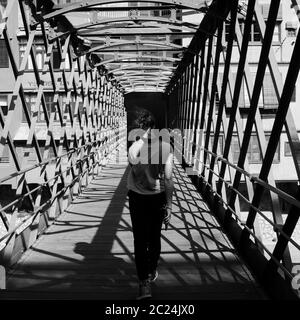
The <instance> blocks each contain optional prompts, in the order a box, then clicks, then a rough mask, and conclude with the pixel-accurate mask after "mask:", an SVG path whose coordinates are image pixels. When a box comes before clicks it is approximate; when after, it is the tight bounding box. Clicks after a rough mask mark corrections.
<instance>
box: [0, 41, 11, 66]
mask: <svg viewBox="0 0 300 320" xmlns="http://www.w3.org/2000/svg"><path fill="white" fill-rule="evenodd" d="M8 67H9V59H8V52H7V49H6V44H5V40H4V39H0V68H8Z"/></svg>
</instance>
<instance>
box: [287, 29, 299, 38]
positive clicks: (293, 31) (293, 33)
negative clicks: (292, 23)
mask: <svg viewBox="0 0 300 320" xmlns="http://www.w3.org/2000/svg"><path fill="white" fill-rule="evenodd" d="M286 35H287V37H296V35H297V30H296V29H287V30H286Z"/></svg>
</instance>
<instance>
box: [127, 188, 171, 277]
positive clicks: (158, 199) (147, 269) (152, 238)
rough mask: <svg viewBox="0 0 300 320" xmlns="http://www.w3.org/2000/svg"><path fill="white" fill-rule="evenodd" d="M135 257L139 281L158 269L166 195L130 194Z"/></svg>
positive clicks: (132, 192) (130, 192) (131, 192)
mask: <svg viewBox="0 0 300 320" xmlns="http://www.w3.org/2000/svg"><path fill="white" fill-rule="evenodd" d="M128 197H129V210H130V216H131V223H132V230H133V238H134V255H135V265H136V270H137V275H138V278H139V280H146V279H147V278H148V274H149V273H151V272H153V271H154V270H155V269H156V268H157V263H158V259H159V256H160V251H161V243H160V237H161V227H162V222H163V218H164V212H165V211H164V209H163V207H164V204H165V203H166V196H165V193H159V194H154V195H142V194H139V193H136V192H134V191H131V190H130V191H129V192H128Z"/></svg>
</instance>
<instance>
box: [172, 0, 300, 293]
mask: <svg viewBox="0 0 300 320" xmlns="http://www.w3.org/2000/svg"><path fill="white" fill-rule="evenodd" d="M291 7H294V9H295V13H296V14H298V12H299V10H298V2H297V1H292V6H291ZM279 8H280V1H270V7H269V11H268V15H267V20H266V23H265V20H264V18H263V16H262V14H263V13H262V11H261V7H260V6H259V4H258V1H254V0H249V1H248V2H247V3H244V5H243V6H242V7H241V6H239V3H238V1H236V0H235V1H231V8H230V10H229V11H230V12H229V15H228V17H225V19H217V18H215V19H214V21H211V25H214V27H215V32H216V36H217V37H214V36H213V35H210V36H209V35H207V36H206V37H204V35H202V37H203V38H198V41H199V42H198V48H197V51H196V50H195V51H196V52H195V54H194V55H191V56H190V57H189V60H188V61H187V62H186V63H185V64H182V68H181V70H182V71H183V72H182V73H181V72H177V74H175V76H174V77H173V79H172V80H171V84H170V85H169V93H170V95H171V96H173V100H174V99H176V97H177V102H178V106H179V107H178V112H177V127H178V128H180V129H181V130H182V131H185V136H184V142H185V144H184V151H183V156H184V160H185V162H186V165H187V166H188V170H189V172H190V173H191V175H192V178H193V179H194V181H195V183H196V184H197V186H198V187H199V189H200V190H201V191H202V192H203V194H204V195H206V198H207V200H208V202H209V203H210V204H211V207H212V209H214V211H215V212H216V214H217V215H218V217H219V219H220V220H221V221H222V223H223V225H224V227H225V229H226V230H227V231H228V232H229V233H230V235H231V237H232V241H233V242H234V243H235V245H236V247H237V248H238V249H239V250H240V252H241V253H242V254H243V256H244V257H245V259H246V260H247V262H248V263H249V264H250V265H251V266H252V267H253V268H255V269H256V270H257V274H258V275H259V278H260V280H261V281H262V282H263V283H265V284H267V287H269V288H271V287H272V281H273V282H276V281H277V280H276V281H275V278H276V276H279V274H280V275H281V276H282V277H283V278H285V279H286V281H287V283H288V285H290V286H291V284H292V282H293V278H294V276H295V273H294V271H293V270H294V269H293V267H294V265H295V264H297V262H299V255H300V251H299V250H300V243H299V236H298V235H297V231H296V226H297V222H298V219H299V208H300V193H299V192H300V189H299V178H300V175H299V164H300V162H299V161H300V153H299V147H300V141H299V135H298V132H297V127H296V120H297V119H296V118H295V116H294V115H293V113H292V111H291V108H290V102H291V99H292V96H293V90H294V87H295V84H296V83H297V81H298V73H299V67H300V63H299V53H300V52H299V50H300V39H299V33H298V35H297V38H296V39H295V42H294V44H293V50H292V54H291V58H290V63H289V66H288V70H287V74H286V77H285V81H283V80H282V77H281V74H280V72H279V66H278V64H277V61H276V59H275V54H276V50H275V49H274V47H272V39H274V37H276V34H275V32H276V29H275V26H276V21H277V15H278V12H279ZM223 13H224V10H223ZM220 14H221V12H220ZM226 15H227V13H226ZM241 15H243V17H242V18H243V29H241V22H240V20H238V16H239V19H241ZM295 16H296V15H295ZM253 25H255V28H256V29H255V30H254V29H253V28H254V27H253ZM200 26H201V25H200ZM253 30H254V31H255V32H256V33H255V34H254V36H255V38H253V39H254V40H255V41H257V39H259V40H260V41H261V42H260V51H259V52H258V55H259V61H258V64H257V69H256V70H255V74H253V71H252V73H251V66H250V61H249V60H248V59H249V55H248V51H249V50H250V46H249V40H251V39H252V38H251V37H253V35H251V36H249V35H250V33H251V32H254V31H253ZM225 31H226V34H225ZM225 35H226V38H225ZM225 39H226V40H225ZM201 40H202V41H201ZM233 50H234V52H235V56H236V55H237V54H238V57H239V59H238V60H237V62H236V63H237V67H236V69H234V67H233V65H234V63H233ZM277 51H278V49H277ZM198 52H199V53H198ZM252 69H253V68H252ZM266 79H267V80H266ZM266 81H267V82H266ZM265 87H268V88H272V95H273V96H272V103H273V109H272V111H271V112H270V110H269V109H267V108H266V105H267V104H268V102H266V100H265V106H264V105H263V104H262V102H261V101H262V93H264V92H262V90H263V89H262V88H265ZM264 90H265V89H264ZM244 95H245V97H246V98H247V100H248V106H245V103H244V104H242V103H241V97H243V98H244ZM246 98H245V99H246ZM274 101H276V104H275V102H274ZM266 115H268V118H269V119H271V120H269V121H270V122H271V123H272V127H271V129H270V133H269V134H268V135H267V134H266V132H265V129H264V119H265V118H266ZM284 129H285V131H286V133H287V137H288V145H289V148H290V150H291V155H292V158H293V166H294V167H293V168H289V170H294V171H295V180H297V181H298V187H297V188H298V190H297V192H295V193H293V194H292V193H288V192H284V191H282V190H281V189H279V188H278V185H277V182H276V181H275V177H274V176H275V174H274V171H276V168H277V167H276V160H277V158H276V157H277V153H278V143H279V139H280V136H281V134H282V132H283V130H284ZM254 143H256V145H257V148H258V150H256V151H255V152H256V153H255V154H254V155H255V157H254V155H253V156H252V157H251V148H252V149H253V148H254V147H253V145H254ZM256 158H257V159H256ZM255 160H259V161H261V164H260V165H259V168H258V169H257V168H256V170H258V174H254V172H255V171H254V169H253V164H252V163H254V162H255ZM257 163H259V162H258V161H257ZM256 166H257V165H256ZM286 170H287V169H286ZM266 196H267V197H266ZM266 198H267V199H268V208H267V209H266V204H265V202H266V200H265V199H266ZM283 203H285V204H287V206H288V208H289V210H288V212H287V214H283V209H282V204H283ZM241 206H243V208H241ZM245 208H246V209H245ZM242 213H243V214H242ZM261 223H263V224H264V225H267V226H269V228H270V229H271V231H273V232H274V235H273V239H272V242H271V244H270V243H268V244H267V243H266V242H265V239H264V238H263V235H262V228H261ZM253 248H255V250H254V251H255V252H256V253H255V254H253V252H252V251H253ZM275 275H276V276H275ZM281 276H280V277H279V279H282V278H281ZM280 281H281V280H279V282H280ZM271 291H272V289H270V292H271ZM275 291H276V290H273V292H271V295H276V294H277V292H275Z"/></svg>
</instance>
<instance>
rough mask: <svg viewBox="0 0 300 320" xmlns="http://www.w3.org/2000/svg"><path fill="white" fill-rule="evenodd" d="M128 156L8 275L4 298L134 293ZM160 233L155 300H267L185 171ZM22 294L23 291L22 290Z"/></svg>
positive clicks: (179, 177) (95, 182) (177, 176)
mask: <svg viewBox="0 0 300 320" xmlns="http://www.w3.org/2000/svg"><path fill="white" fill-rule="evenodd" d="M126 175H127V159H126V152H125V150H123V154H122V162H121V163H116V161H115V159H114V158H112V159H111V162H110V163H109V164H108V165H107V166H106V167H105V168H104V169H103V171H102V172H101V175H100V176H98V177H96V178H95V179H94V180H93V181H92V182H91V183H90V184H89V186H88V187H87V188H86V189H85V190H84V192H83V193H82V194H81V195H80V196H79V197H78V198H77V199H76V200H75V201H74V202H73V203H72V204H71V205H70V206H69V208H68V209H67V210H66V212H65V213H63V214H62V215H61V216H60V217H59V218H58V220H57V221H56V222H55V223H54V224H53V225H52V226H50V228H49V229H48V230H47V232H46V233H45V234H44V235H42V236H41V237H40V238H39V239H38V241H37V242H36V243H35V244H34V245H33V247H32V249H30V250H28V251H27V252H26V253H25V254H24V255H23V257H22V258H21V259H20V261H19V262H18V263H17V264H16V265H15V267H14V268H13V269H11V270H9V273H8V281H7V288H8V291H7V293H8V295H7V296H6V298H8V299H9V298H10V297H11V298H15V299H16V298H23V296H22V294H21V293H22V292H23V293H24V295H26V298H28V296H31V297H33V298H34V297H35V295H36V292H39V293H41V294H40V295H38V297H39V298H41V299H43V298H53V297H55V298H62V299H63V298H70V297H71V298H75V299H77V298H78V299H82V298H83V299H86V298H96V299H103V300H105V299H117V300H118V299H134V298H135V295H136V292H137V277H136V272H135V264H134V255H133V237H132V232H131V220H130V215H129V210H128V201H127V191H126ZM174 180H175V189H176V190H175V195H174V198H173V201H174V213H173V216H172V220H171V224H170V227H169V229H168V230H167V231H165V230H163V231H162V254H161V259H160V264H159V278H158V279H157V281H156V282H155V284H153V298H154V299H175V300H176V299H183V300H184V299H253V298H255V299H263V298H265V296H264V294H263V292H262V290H261V289H260V287H259V286H258V285H257V283H256V282H255V280H254V278H253V277H252V275H251V273H250V272H249V270H248V269H247V267H246V266H245V265H243V263H242V262H241V261H240V259H239V258H238V256H237V255H236V253H235V250H234V248H233V247H232V245H231V244H230V242H229V240H228V239H227V237H226V236H225V235H224V234H223V233H222V230H221V228H220V226H219V225H218V223H217V221H216V219H215V218H214V217H213V216H212V215H211V213H210V212H209V209H208V207H207V205H206V204H205V203H204V202H203V200H202V199H201V197H200V195H199V194H198V192H197V191H196V190H195V188H194V186H193V185H192V184H191V182H190V180H189V178H188V177H187V176H186V175H185V173H184V171H183V169H182V168H181V167H179V166H176V169H175V172H174ZM20 292H21V293H20Z"/></svg>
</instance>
